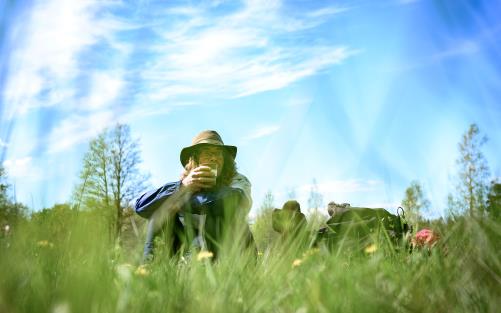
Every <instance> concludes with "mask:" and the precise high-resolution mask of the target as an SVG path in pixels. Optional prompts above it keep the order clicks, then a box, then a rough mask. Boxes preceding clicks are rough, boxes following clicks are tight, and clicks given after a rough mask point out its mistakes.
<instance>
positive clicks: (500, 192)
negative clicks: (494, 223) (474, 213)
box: [487, 180, 501, 220]
mask: <svg viewBox="0 0 501 313" xmlns="http://www.w3.org/2000/svg"><path fill="white" fill-rule="evenodd" d="M487 214H488V215H489V217H490V218H492V219H493V220H499V219H500V218H501V183H499V182H498V181H496V180H494V181H492V182H491V186H490V188H489V194H488V195H487Z"/></svg>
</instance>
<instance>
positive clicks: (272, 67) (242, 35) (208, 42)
mask: <svg viewBox="0 0 501 313" xmlns="http://www.w3.org/2000/svg"><path fill="white" fill-rule="evenodd" d="M211 9H212V7H210V6H209V7H203V6H199V7H193V6H191V7H185V8H181V7H176V8H175V9H169V10H167V11H166V12H167V13H168V14H171V15H175V17H176V19H172V20H179V19H181V21H179V22H177V23H171V24H169V25H168V26H164V25H162V27H157V28H155V30H156V32H157V33H158V34H159V36H160V37H162V38H163V42H161V43H159V44H157V45H156V46H155V48H154V49H155V50H156V53H157V58H155V60H154V61H153V62H152V63H151V65H149V66H147V67H146V68H145V70H144V72H143V74H142V78H143V79H144V80H145V81H147V82H150V83H149V85H150V86H151V88H150V89H149V93H150V94H151V98H152V99H155V100H165V99H168V98H169V97H178V96H186V95H197V94H198V95H200V94H209V95H217V96H219V97H228V98H234V97H243V96H248V95H252V94H256V93H260V92H264V91H269V90H276V89H280V88H283V87H286V86H288V85H290V84H292V83H293V82H295V81H298V80H300V79H302V78H304V77H307V76H311V75H313V74H315V73H317V72H319V71H321V70H323V69H326V68H328V67H330V66H332V65H335V64H339V63H341V62H342V61H344V60H345V59H346V58H348V57H350V56H352V55H353V54H355V53H356V52H357V51H355V50H353V49H350V48H349V47H346V46H344V45H341V44H328V43H325V42H323V43H321V44H320V43H312V42H308V36H307V34H306V31H307V30H308V29H312V28H315V27H317V26H319V25H321V24H322V23H324V22H326V21H327V20H328V19H329V18H331V16H332V15H334V14H338V13H340V12H343V11H344V10H346V9H343V8H339V7H324V8H321V9H318V10H316V11H311V12H305V13H301V14H300V15H298V16H291V15H290V14H288V13H287V11H286V10H285V9H284V8H283V6H282V4H281V2H280V1H246V2H244V4H243V7H242V8H241V9H239V10H233V11H228V12H226V13H225V14H221V13H218V14H215V13H214V12H213V11H211ZM166 29H167V30H166ZM160 86H163V88H158V87H160Z"/></svg>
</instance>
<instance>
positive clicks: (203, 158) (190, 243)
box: [135, 130, 254, 259]
mask: <svg viewBox="0 0 501 313" xmlns="http://www.w3.org/2000/svg"><path fill="white" fill-rule="evenodd" d="M236 154H237V147H235V146H230V145H225V144H224V143H223V140H222V139H221V136H219V134H218V133H217V132H216V131H213V130H206V131H203V132H201V133H200V134H198V135H197V136H195V138H193V141H192V144H191V146H188V147H185V148H184V149H182V151H181V155H180V159H181V164H182V165H183V167H184V171H183V173H182V175H181V178H180V180H179V181H176V182H171V183H167V184H165V185H163V186H162V187H160V188H158V189H156V190H154V191H151V192H148V193H145V194H143V195H142V196H141V197H139V198H138V199H137V201H136V207H135V209H136V213H137V214H139V215H140V216H142V217H144V218H148V219H149V224H148V232H147V238H146V244H145V247H144V256H145V258H146V259H150V258H151V257H152V256H153V253H154V249H155V248H156V247H155V240H154V239H155V237H157V236H158V235H160V234H163V239H164V243H165V244H166V248H167V250H168V252H169V253H170V254H171V255H172V254H176V253H184V252H187V251H189V250H190V249H191V248H193V247H194V246H195V247H196V248H199V249H201V250H208V251H211V252H213V253H214V254H216V255H217V252H218V251H219V249H220V247H221V244H222V243H223V241H224V239H225V238H226V237H228V236H230V237H232V238H233V239H235V238H238V235H241V236H242V237H241V239H242V240H243V241H244V244H245V246H247V247H249V246H253V244H254V240H253V238H252V234H251V233H250V230H249V227H248V225H247V223H246V220H245V218H246V216H247V213H248V212H249V210H250V208H251V206H252V198H251V184H250V182H249V180H248V179H247V178H246V177H245V176H243V175H242V174H240V173H238V172H237V168H236V163H235V157H236ZM233 242H235V240H233ZM237 242H238V240H237Z"/></svg>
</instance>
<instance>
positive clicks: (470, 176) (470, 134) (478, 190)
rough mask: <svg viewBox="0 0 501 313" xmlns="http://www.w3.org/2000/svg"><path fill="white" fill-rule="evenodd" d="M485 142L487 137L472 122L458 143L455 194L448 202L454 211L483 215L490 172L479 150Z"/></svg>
mask: <svg viewBox="0 0 501 313" xmlns="http://www.w3.org/2000/svg"><path fill="white" fill-rule="evenodd" d="M486 142H487V137H485V136H481V135H480V130H479V128H478V126H477V125H476V124H472V125H470V127H469V129H468V131H467V132H466V133H465V134H464V135H463V138H462V140H461V142H460V143H459V144H458V148H459V157H458V159H457V160H456V163H457V165H458V167H459V172H458V181H457V186H456V190H457V194H456V195H455V197H454V196H453V199H449V202H450V203H453V204H454V205H453V206H454V207H455V210H456V211H459V212H467V213H468V214H469V215H470V216H472V217H473V216H477V215H478V216H483V214H484V211H485V208H486V200H487V191H488V184H487V180H488V178H489V176H490V174H489V167H488V164H487V160H486V159H485V157H484V155H483V153H482V151H481V148H482V146H483V145H484V144H485V143H486Z"/></svg>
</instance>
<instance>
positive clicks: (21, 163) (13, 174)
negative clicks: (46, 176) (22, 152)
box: [3, 156, 43, 181]
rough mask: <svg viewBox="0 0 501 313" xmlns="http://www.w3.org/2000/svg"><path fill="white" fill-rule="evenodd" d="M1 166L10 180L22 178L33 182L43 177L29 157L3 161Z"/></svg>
mask: <svg viewBox="0 0 501 313" xmlns="http://www.w3.org/2000/svg"><path fill="white" fill-rule="evenodd" d="M3 166H4V168H5V170H6V171H7V175H8V176H9V177H10V178H11V179H18V178H22V179H29V180H32V181H33V180H39V179H41V178H42V177H43V175H42V170H41V169H40V168H38V167H36V166H35V165H34V163H33V158H32V157H30V156H27V157H23V158H18V159H9V160H5V161H4V162H3Z"/></svg>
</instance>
